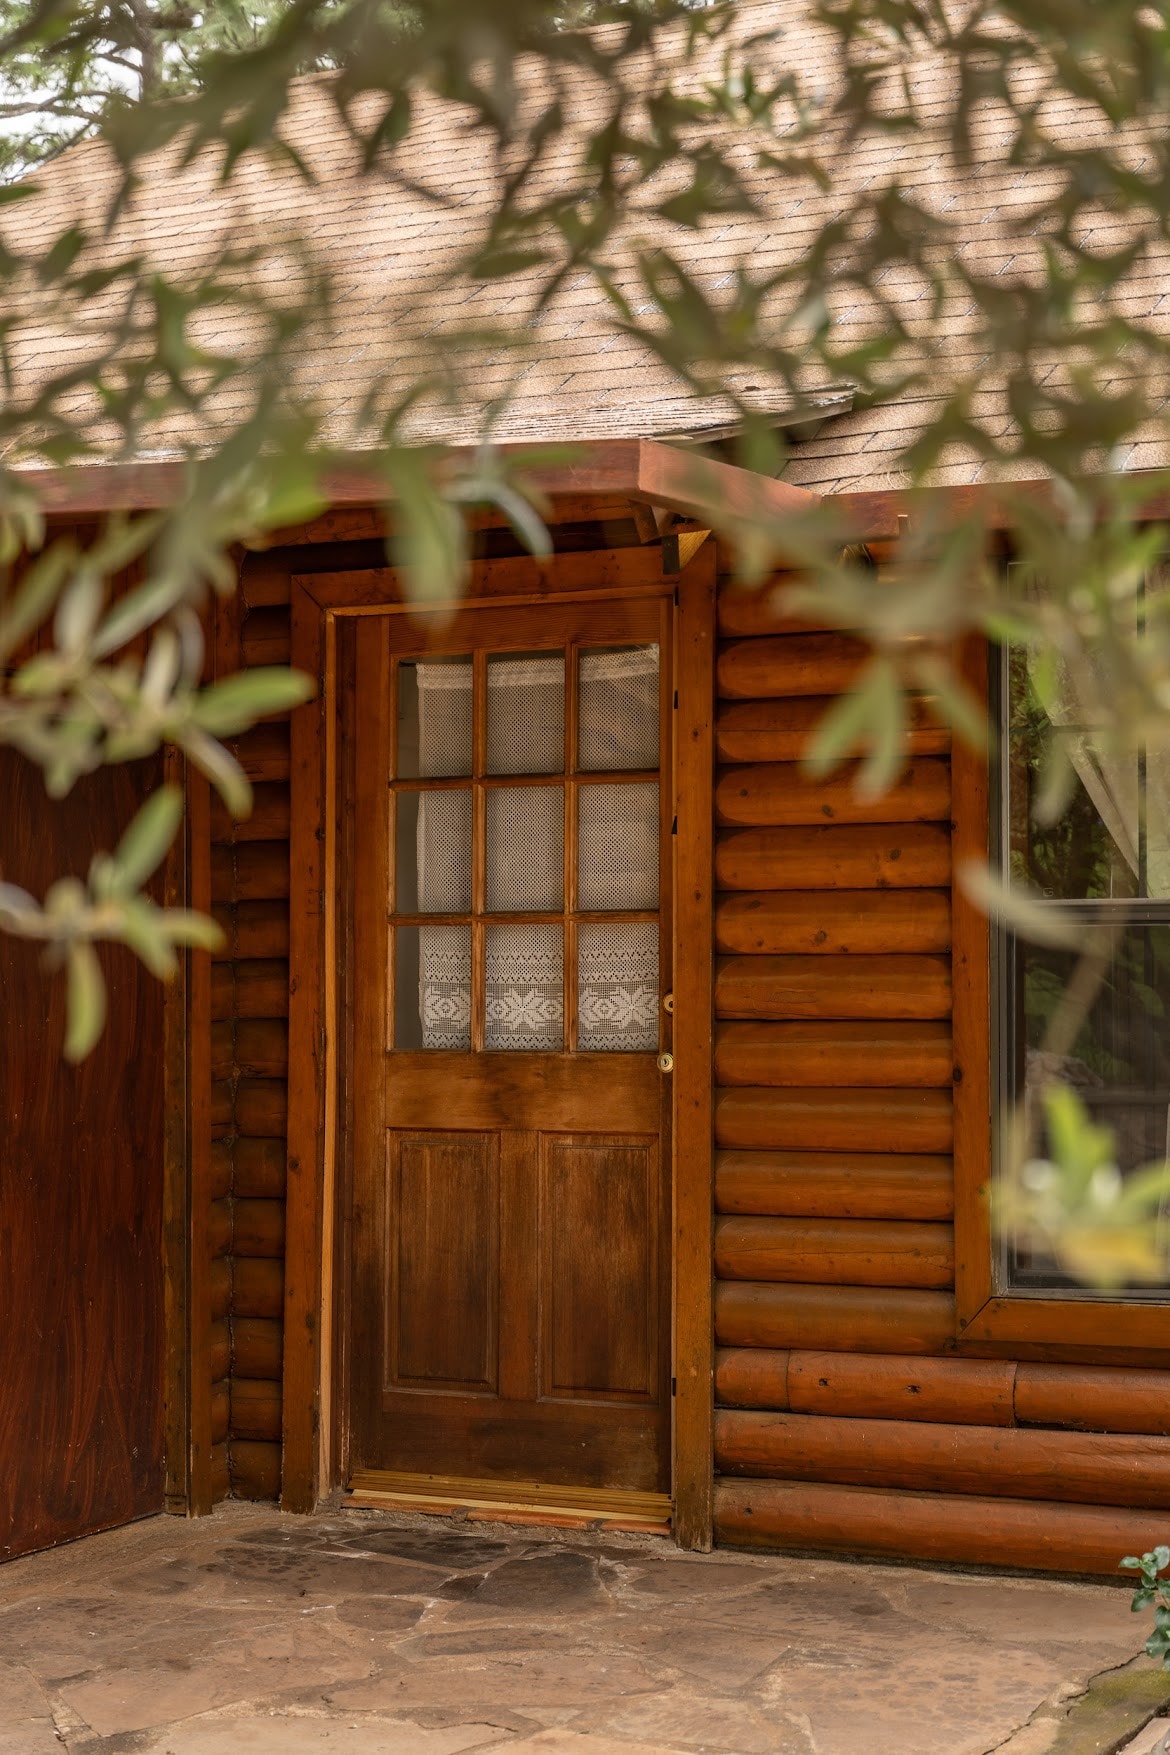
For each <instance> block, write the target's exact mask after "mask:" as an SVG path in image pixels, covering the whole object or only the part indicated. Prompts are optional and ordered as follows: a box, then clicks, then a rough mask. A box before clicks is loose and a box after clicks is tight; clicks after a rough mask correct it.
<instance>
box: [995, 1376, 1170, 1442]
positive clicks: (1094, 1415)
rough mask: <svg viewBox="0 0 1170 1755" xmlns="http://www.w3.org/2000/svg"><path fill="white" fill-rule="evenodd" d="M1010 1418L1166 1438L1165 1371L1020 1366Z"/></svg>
mask: <svg viewBox="0 0 1170 1755" xmlns="http://www.w3.org/2000/svg"><path fill="white" fill-rule="evenodd" d="M1015 1414H1016V1419H1017V1420H1018V1421H1020V1423H1021V1424H1024V1423H1028V1422H1031V1423H1033V1424H1035V1425H1038V1426H1072V1427H1078V1428H1080V1429H1082V1430H1084V1431H1086V1432H1154V1433H1160V1434H1162V1435H1163V1436H1170V1371H1124V1370H1109V1369H1107V1368H1106V1369H1097V1370H1094V1369H1093V1368H1092V1367H1091V1366H1084V1365H1080V1366H1068V1365H1040V1364H1030V1363H1027V1364H1021V1365H1019V1366H1017V1368H1016V1383H1015Z"/></svg>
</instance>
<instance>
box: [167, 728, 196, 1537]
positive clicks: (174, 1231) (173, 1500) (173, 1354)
mask: <svg viewBox="0 0 1170 1755" xmlns="http://www.w3.org/2000/svg"><path fill="white" fill-rule="evenodd" d="M164 773H165V777H166V779H167V780H168V781H170V782H172V783H175V784H178V785H181V784H182V782H183V762H182V757H181V756H180V755H179V753H178V751H177V750H174V749H169V750H167V752H166V755H165V757H164ZM189 844H190V826H189V824H188V823H187V821H186V820H184V822H183V825H182V828H181V830H180V832H179V834H178V836H177V837H176V839H175V844H174V846H173V847H172V848H171V851H170V853H169V854H168V855H167V861H166V865H165V866H164V868H163V895H162V902H163V906H164V907H165V908H185V907H186V906H187V893H188V889H187V859H188V848H189ZM189 961H190V959H189V958H187V957H184V958H182V959H181V960H180V963H179V971H178V973H177V974H176V976H175V978H174V980H173V981H172V982H171V983H170V985H169V986H168V987H167V988H166V990H165V992H164V995H163V1322H164V1333H165V1337H166V1339H165V1343H164V1345H165V1358H166V1365H165V1379H164V1383H163V1409H164V1412H163V1421H164V1429H163V1444H164V1449H165V1454H166V1480H165V1485H164V1488H163V1494H164V1498H163V1503H164V1505H165V1506H166V1509H167V1510H168V1511H170V1512H173V1513H176V1514H177V1515H178V1516H180V1517H182V1516H185V1515H186V1513H187V1511H188V1510H189V1508H190V1485H191V1454H190V1443H191V1377H190V1364H191V1333H190V1323H189V1295H190V1268H191V1263H190V1259H189V1255H188V1239H189V1236H190V1188H191V1180H190V1157H189V1152H188V1116H187V1050H188V1037H189V1033H188V1028H187V1023H188V1015H187V1002H188V997H189V991H190V984H189V981H188V973H187V964H188V962H189Z"/></svg>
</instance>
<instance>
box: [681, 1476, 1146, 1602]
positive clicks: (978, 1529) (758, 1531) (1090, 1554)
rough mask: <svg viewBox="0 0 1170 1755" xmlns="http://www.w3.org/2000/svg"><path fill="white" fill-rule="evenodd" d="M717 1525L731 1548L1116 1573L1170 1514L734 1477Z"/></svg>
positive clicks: (722, 1486) (719, 1492)
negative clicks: (1119, 1564)
mask: <svg viewBox="0 0 1170 1755" xmlns="http://www.w3.org/2000/svg"><path fill="white" fill-rule="evenodd" d="M715 1533H716V1539H717V1541H718V1542H719V1543H720V1544H721V1545H725V1546H727V1547H747V1548H782V1549H783V1548H793V1549H809V1548H814V1549H818V1550H821V1551H827V1552H830V1553H833V1552H836V1553H844V1554H872V1555H874V1556H876V1557H879V1558H886V1559H898V1560H931V1561H940V1560H941V1561H946V1562H948V1563H951V1564H960V1565H962V1564H967V1565H972V1566H989V1565H1002V1566H1012V1567H1031V1568H1034V1569H1036V1570H1038V1571H1043V1572H1071V1573H1077V1572H1094V1573H1102V1574H1105V1575H1106V1576H1109V1577H1114V1578H1116V1577H1118V1576H1119V1574H1118V1567H1117V1562H1118V1559H1119V1557H1120V1556H1121V1555H1122V1554H1133V1553H1139V1554H1140V1553H1142V1552H1144V1551H1145V1550H1146V1549H1148V1548H1149V1547H1151V1546H1152V1545H1154V1544H1156V1543H1157V1542H1159V1541H1160V1540H1161V1539H1162V1537H1163V1536H1164V1534H1165V1514H1164V1513H1163V1512H1160V1511H1155V1512H1149V1511H1132V1510H1126V1509H1124V1508H1120V1507H1113V1506H1102V1505H1067V1504H1062V1503H1059V1502H1052V1501H1047V1502H1046V1501H1042V1500H1041V1501H1038V1500H1023V1499H1021V1500H1012V1499H993V1498H987V1497H985V1496H983V1495H975V1494H972V1495H969V1496H968V1495H964V1494H961V1493H909V1492H899V1491H896V1490H894V1489H890V1488H886V1489H875V1488H870V1487H836V1486H829V1485H824V1484H812V1483H807V1482H801V1483H792V1482H787V1481H763V1480H753V1481H744V1480H734V1479H725V1480H722V1481H720V1482H719V1484H718V1486H717V1489H716V1495H715Z"/></svg>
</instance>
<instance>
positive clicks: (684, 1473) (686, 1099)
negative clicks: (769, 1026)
mask: <svg viewBox="0 0 1170 1755" xmlns="http://www.w3.org/2000/svg"><path fill="white" fill-rule="evenodd" d="M715 556H716V548H715V544H714V542H711V541H708V542H706V543H704V544H703V546H702V547H701V548H700V549H699V550H698V552H697V553H696V554H695V556H694V557H693V559H692V560H691V561H690V563H689V565H688V566H687V567H686V568H685V570H684V571H683V573H682V574H681V576H680V579H679V587H678V616H677V624H676V637H675V678H676V684H677V689H678V697H677V712H676V714H675V740H674V741H675V750H674V796H675V837H674V843H675V864H674V944H675V955H674V1127H673V1142H674V1374H675V1397H674V1534H675V1540H676V1541H677V1542H678V1544H679V1546H680V1547H682V1548H697V1549H702V1550H704V1551H705V1550H707V1549H709V1548H710V1547H711V1531H712V1504H713V1481H712V1473H713V1444H714V1410H713V1395H714V1344H713V1335H712V1322H713V1310H712V1284H711V1277H712V1227H713V1218H712V1213H713V1192H712V1191H713V1127H712V1018H713V1015H714V994H713V951H712V946H713V935H714V907H713V905H714V895H713V884H714V836H713V802H712V795H713V787H714V777H713V761H714V717H715V712H714V689H715Z"/></svg>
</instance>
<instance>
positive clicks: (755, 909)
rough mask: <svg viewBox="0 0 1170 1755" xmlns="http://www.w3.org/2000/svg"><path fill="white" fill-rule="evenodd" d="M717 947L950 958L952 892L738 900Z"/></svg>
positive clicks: (721, 916) (722, 910) (719, 915)
mask: <svg viewBox="0 0 1170 1755" xmlns="http://www.w3.org/2000/svg"><path fill="white" fill-rule="evenodd" d="M715 948H716V949H717V950H720V951H730V952H738V953H741V954H747V955H767V954H769V953H781V952H785V953H802V954H805V955H808V954H810V953H811V954H816V955H821V956H849V955H869V956H873V955H875V954H876V955H881V954H886V953H889V952H899V953H912V952H918V953H922V952H931V951H949V950H950V948H951V899H950V895H949V894H948V892H947V891H946V890H874V891H868V892H867V891H863V892H861V893H860V894H859V893H858V892H856V891H851V890H838V891H831V892H829V893H828V894H826V893H825V892H823V891H820V890H811V891H800V890H798V891H786V890H757V891H749V892H748V893H747V894H737V893H732V894H729V895H723V896H721V897H720V898H719V902H718V906H717V907H716V910H715ZM249 954H255V955H261V954H263V955H265V956H267V955H275V954H276V953H275V952H272V953H270V952H267V951H266V952H263V953H260V952H256V953H249Z"/></svg>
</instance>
